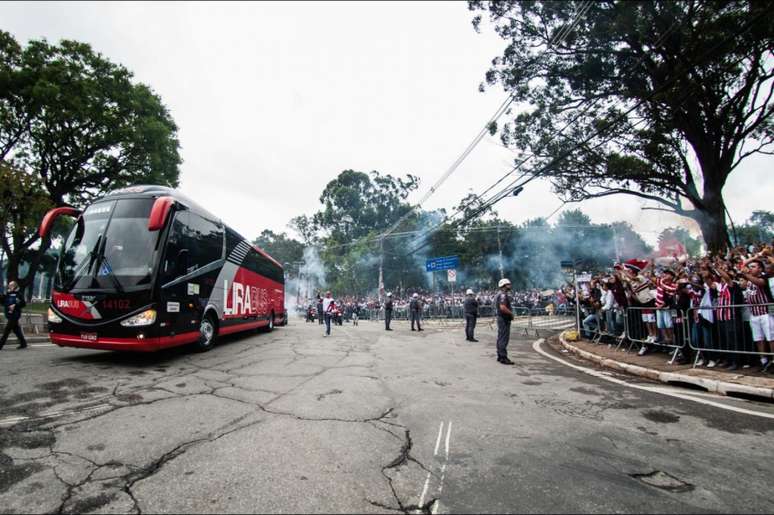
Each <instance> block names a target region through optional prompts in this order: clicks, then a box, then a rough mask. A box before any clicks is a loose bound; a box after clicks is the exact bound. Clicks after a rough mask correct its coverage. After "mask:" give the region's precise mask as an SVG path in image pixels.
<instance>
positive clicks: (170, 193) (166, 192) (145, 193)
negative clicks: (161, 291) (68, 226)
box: [95, 184, 284, 268]
mask: <svg viewBox="0 0 774 515" xmlns="http://www.w3.org/2000/svg"><path fill="white" fill-rule="evenodd" d="M141 197H172V198H173V199H175V200H176V201H177V202H180V203H181V204H183V205H184V206H186V207H187V208H188V209H190V210H191V211H193V212H195V213H197V214H199V215H202V216H204V217H205V218H209V219H210V220H214V221H217V222H219V223H221V224H223V225H224V226H226V227H228V226H227V225H226V224H225V223H224V222H223V220H221V219H220V218H219V217H217V216H215V215H213V214H212V213H210V212H209V211H207V210H206V209H204V208H203V207H201V206H200V205H199V204H197V203H196V202H194V201H193V200H191V199H190V198H189V197H187V196H186V195H184V194H182V193H180V192H179V191H177V190H175V189H173V188H169V187H167V186H158V185H155V184H138V185H136V186H128V187H126V188H121V189H117V190H113V191H111V192H109V193H107V194H106V195H105V196H103V197H101V198H99V199H97V200H96V201H95V203H97V202H102V201H103V200H117V199H122V198H141ZM229 229H230V230H231V231H233V232H235V233H236V234H239V233H238V232H237V231H234V229H233V228H231V227H229ZM239 236H240V237H242V238H244V236H242V235H241V234H239ZM245 239H246V238H245ZM253 248H255V250H256V251H257V252H258V253H260V254H261V255H262V256H264V257H265V258H267V259H269V260H271V262H272V263H274V264H275V265H277V266H278V267H280V268H284V267H283V266H282V264H280V262H279V261H277V260H276V259H274V258H273V257H271V256H270V255H269V254H268V253H267V252H266V251H265V250H263V249H262V248H260V247H258V246H257V245H253Z"/></svg>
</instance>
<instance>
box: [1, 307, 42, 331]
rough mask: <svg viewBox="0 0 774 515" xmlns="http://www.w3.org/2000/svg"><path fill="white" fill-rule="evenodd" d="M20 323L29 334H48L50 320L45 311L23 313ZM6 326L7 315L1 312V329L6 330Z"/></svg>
mask: <svg viewBox="0 0 774 515" xmlns="http://www.w3.org/2000/svg"><path fill="white" fill-rule="evenodd" d="M19 323H20V325H21V328H22V331H23V332H24V334H25V335H27V336H37V335H48V321H47V320H46V316H45V315H44V314H43V313H22V314H21V318H19ZM5 326H6V319H5V316H3V315H2V314H0V331H3V330H5Z"/></svg>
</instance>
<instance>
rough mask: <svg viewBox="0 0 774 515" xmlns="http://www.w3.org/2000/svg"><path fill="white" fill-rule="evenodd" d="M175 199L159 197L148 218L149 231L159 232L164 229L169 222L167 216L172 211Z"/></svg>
mask: <svg viewBox="0 0 774 515" xmlns="http://www.w3.org/2000/svg"><path fill="white" fill-rule="evenodd" d="M174 203H175V199H173V198H172V197H159V198H157V199H156V201H155V202H154V203H153V207H152V208H151V212H150V216H149V217H148V230H149V231H158V230H161V229H163V228H164V224H165V223H166V221H167V215H168V214H169V212H170V210H171V209H172V205H173V204H174Z"/></svg>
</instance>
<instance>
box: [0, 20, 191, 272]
mask: <svg viewBox="0 0 774 515" xmlns="http://www.w3.org/2000/svg"><path fill="white" fill-rule="evenodd" d="M0 121H1V123H0V164H2V165H4V166H5V167H9V168H12V169H13V170H16V171H18V172H19V173H22V174H26V175H28V176H29V178H27V179H24V180H23V181H22V182H25V181H26V182H25V184H30V185H33V184H34V185H35V188H37V189H36V195H38V196H40V197H41V199H42V198H43V197H46V198H47V201H46V202H44V203H47V204H48V205H53V206H63V205H73V206H77V207H82V206H84V205H85V204H86V203H88V201H90V200H92V199H93V198H95V197H96V196H99V195H100V194H103V193H104V192H106V191H107V190H110V189H114V188H120V187H123V186H127V185H130V184H137V183H152V184H162V185H168V186H176V185H177V183H178V174H179V164H180V162H181V160H180V156H179V154H178V147H179V144H178V140H177V127H176V125H175V123H174V121H173V120H172V118H171V116H170V114H169V112H168V111H167V108H166V107H165V106H164V105H163V104H162V102H161V99H160V98H159V97H158V96H157V95H156V94H155V93H153V91H151V89H150V88H149V87H148V86H146V85H143V84H138V83H136V82H134V81H133V80H132V74H131V72H129V71H128V70H127V69H126V68H124V67H123V66H121V65H117V64H114V63H111V62H110V61H109V60H108V59H106V58H105V57H103V56H102V55H100V54H99V53H96V52H94V51H93V50H92V48H91V47H90V46H89V45H87V44H84V43H79V42H77V41H69V40H62V41H61V42H60V43H59V44H58V45H52V44H49V43H48V42H47V41H45V40H33V41H30V42H29V43H28V44H27V46H26V47H23V48H22V46H21V45H19V44H18V43H17V42H16V41H15V39H14V38H13V36H12V35H11V34H9V33H7V32H3V31H0ZM41 202H42V200H41ZM19 209H23V210H25V213H24V214H20V215H18V216H20V217H21V218H23V219H25V220H33V219H35V218H37V219H38V220H39V217H40V209H39V204H38V203H30V204H26V203H25V204H23V205H21V206H20V208H19ZM14 230H15V231H16V232H17V233H20V234H21V233H24V234H30V231H29V226H24V227H20V228H19V229H14ZM36 241H37V237H36V236H34V234H32V236H30V237H28V238H26V239H25V238H22V239H17V240H8V239H7V238H6V241H4V243H3V245H4V246H5V247H9V248H11V254H12V256H11V261H12V262H14V261H15V262H18V261H19V260H20V259H22V258H23V257H24V258H25V259H26V258H27V257H29V256H28V254H30V248H31V247H30V246H31V245H32V244H33V243H35V242H36ZM47 246H48V242H43V244H42V245H41V246H40V247H39V249H38V250H37V251H34V252H32V254H35V253H37V252H39V253H43V252H45V251H46V249H47ZM34 268H35V267H32V269H33V270H34ZM9 273H10V274H16V273H17V272H16V271H15V270H10V271H9ZM20 279H21V280H20V284H21V285H22V286H24V285H26V284H27V283H28V282H29V280H30V279H31V277H27V278H20Z"/></svg>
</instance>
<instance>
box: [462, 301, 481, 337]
mask: <svg viewBox="0 0 774 515" xmlns="http://www.w3.org/2000/svg"><path fill="white" fill-rule="evenodd" d="M462 311H463V313H464V315H465V339H466V340H467V341H469V342H477V341H478V340H476V338H475V337H474V336H473V331H475V330H476V319H477V318H478V299H476V295H475V294H474V293H473V290H471V289H470V288H468V291H466V292H465V302H463V303H462Z"/></svg>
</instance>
